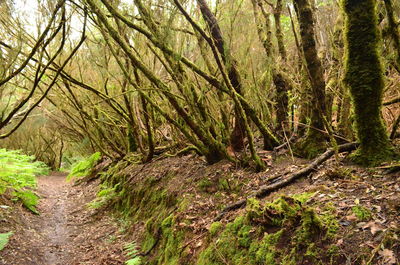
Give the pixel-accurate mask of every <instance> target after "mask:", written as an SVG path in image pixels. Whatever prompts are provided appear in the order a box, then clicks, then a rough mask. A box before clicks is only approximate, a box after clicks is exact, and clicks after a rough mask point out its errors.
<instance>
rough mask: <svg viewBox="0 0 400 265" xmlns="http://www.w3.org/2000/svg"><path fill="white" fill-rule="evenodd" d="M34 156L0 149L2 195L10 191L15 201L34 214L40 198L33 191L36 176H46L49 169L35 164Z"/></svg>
mask: <svg viewBox="0 0 400 265" xmlns="http://www.w3.org/2000/svg"><path fill="white" fill-rule="evenodd" d="M33 160H34V157H33V156H27V155H23V154H21V151H18V150H17V151H9V150H6V149H0V195H1V194H3V193H5V192H6V191H7V190H8V191H10V194H11V195H12V199H13V200H19V201H21V202H22V203H23V205H24V206H25V207H26V208H28V209H29V210H31V211H32V212H34V213H38V212H37V210H36V208H35V206H36V205H37V202H38V196H37V195H36V194H35V193H34V192H33V191H32V189H34V188H36V176H37V175H46V174H48V172H49V168H48V167H47V166H46V165H45V164H44V163H43V162H39V161H36V162H33Z"/></svg>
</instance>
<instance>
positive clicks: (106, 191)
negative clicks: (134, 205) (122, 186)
mask: <svg viewBox="0 0 400 265" xmlns="http://www.w3.org/2000/svg"><path fill="white" fill-rule="evenodd" d="M118 186H119V184H116V185H115V186H114V187H112V188H105V187H104V186H103V187H102V189H101V190H100V191H99V192H98V193H97V197H96V198H95V199H94V200H93V201H91V202H90V203H88V207H90V208H93V209H99V208H101V207H103V206H106V205H107V204H108V203H110V202H111V201H112V200H113V199H114V198H115V197H116V196H118V193H117V192H116V189H117V188H118Z"/></svg>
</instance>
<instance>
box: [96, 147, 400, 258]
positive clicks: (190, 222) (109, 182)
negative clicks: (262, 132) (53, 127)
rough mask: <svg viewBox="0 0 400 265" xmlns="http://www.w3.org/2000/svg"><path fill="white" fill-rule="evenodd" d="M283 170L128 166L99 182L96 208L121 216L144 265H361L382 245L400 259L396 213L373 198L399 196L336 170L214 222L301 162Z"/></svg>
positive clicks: (180, 161) (176, 163) (183, 162)
mask: <svg viewBox="0 0 400 265" xmlns="http://www.w3.org/2000/svg"><path fill="white" fill-rule="evenodd" d="M266 156H268V154H267V155H266ZM276 161H279V163H278V162H275V163H277V164H275V165H274V166H273V167H271V168H270V169H269V170H267V171H266V172H262V173H254V172H251V171H246V170H244V169H238V168H236V167H235V165H232V164H230V163H229V162H221V163H217V164H214V165H212V166H207V165H205V164H204V162H202V161H201V160H199V159H196V158H193V157H192V156H190V155H189V156H184V157H175V158H174V157H172V158H165V159H160V160H158V161H156V162H153V163H150V164H145V165H132V164H131V163H130V162H129V161H127V160H122V161H120V162H119V163H117V164H114V165H113V166H112V167H109V169H108V171H106V172H103V173H102V177H101V179H102V187H103V192H100V193H99V195H100V198H101V197H103V199H102V200H100V202H101V203H99V204H98V206H99V207H98V208H101V207H107V206H113V208H116V209H118V214H117V216H118V218H120V219H121V220H124V221H123V222H121V223H123V224H124V225H123V226H124V229H125V230H126V233H128V234H130V235H132V236H133V237H134V241H135V242H137V246H138V249H139V252H140V257H141V261H142V264H199V265H205V264H285V265H286V264H345V262H346V260H348V259H352V260H355V261H356V263H352V264H362V263H363V262H367V261H368V259H370V258H371V247H378V246H379V245H380V244H381V241H382V238H383V237H385V242H388V243H385V245H384V248H387V249H390V250H391V251H393V253H398V252H399V250H400V249H399V248H400V244H399V240H398V238H396V235H397V234H398V231H399V230H398V228H395V227H398V226H397V225H398V221H395V219H396V218H395V212H393V211H392V209H393V207H392V206H386V205H385V204H384V203H383V201H377V199H376V198H382V197H379V196H382V195H383V194H387V193H389V190H392V189H394V188H395V187H394V186H391V185H387V184H386V182H387V178H385V177H384V176H383V175H381V173H379V172H378V171H376V170H371V169H370V170H365V169H361V168H358V167H346V166H338V165H337V164H336V163H333V162H332V161H331V162H328V165H327V166H325V167H324V168H322V169H320V171H319V172H318V173H316V174H314V175H313V176H312V177H311V179H308V180H307V179H302V180H300V181H298V182H297V183H295V184H293V185H290V186H288V187H286V188H284V189H282V190H279V192H277V193H273V194H271V195H270V196H268V197H266V198H265V199H262V200H259V199H248V200H247V206H246V207H245V208H243V209H240V210H239V211H233V212H231V213H229V214H228V215H227V216H226V217H224V218H223V219H222V220H220V221H217V222H216V221H214V218H215V217H216V216H217V214H218V213H219V211H220V210H221V209H223V207H224V206H226V205H227V204H229V203H232V202H234V201H237V200H239V199H241V198H243V196H244V195H246V194H250V193H251V191H253V190H256V189H257V188H258V187H259V186H261V185H265V184H267V183H270V182H271V181H276V180H277V179H278V180H279V177H281V176H284V175H285V173H290V172H293V171H295V170H297V169H298V168H300V167H301V166H300V165H299V164H301V163H302V162H303V160H298V161H295V162H291V161H290V160H288V159H287V158H284V157H282V158H279V159H276ZM366 189H368V190H366ZM389 194H390V193H389ZM395 198H396V196H395V195H393V198H392V199H391V200H393V201H396V199H395ZM378 200H379V199H378ZM392 204H395V202H393V203H392ZM394 207H395V206H394ZM378 210H379V211H378ZM383 213H384V214H385V218H386V223H384V224H381V223H379V222H382V220H381V217H380V216H383V215H382V214H383ZM390 223H392V226H390V225H389V224H390ZM376 227H379V228H380V229H376ZM373 229H375V230H376V231H375V230H373ZM396 229H397V230H396ZM371 231H373V232H374V234H373V235H372V238H371V233H372V232H371ZM386 237H388V238H386ZM367 243H368V244H367ZM396 251H397V252H396ZM376 253H377V252H376ZM372 260H373V261H381V260H382V257H381V256H380V255H379V254H376V255H375V256H374V257H372ZM376 264H380V263H376Z"/></svg>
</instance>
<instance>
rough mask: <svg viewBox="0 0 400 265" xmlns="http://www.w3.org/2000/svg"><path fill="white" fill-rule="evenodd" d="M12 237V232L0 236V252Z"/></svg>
mask: <svg viewBox="0 0 400 265" xmlns="http://www.w3.org/2000/svg"><path fill="white" fill-rule="evenodd" d="M12 235H13V232H8V233H2V234H0V251H1V250H3V249H4V247H5V246H6V245H7V244H8V241H9V239H10V236H12Z"/></svg>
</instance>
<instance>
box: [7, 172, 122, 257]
mask: <svg viewBox="0 0 400 265" xmlns="http://www.w3.org/2000/svg"><path fill="white" fill-rule="evenodd" d="M98 184H99V183H98V182H97V181H94V182H92V183H90V184H82V185H79V186H74V185H72V184H71V183H68V182H66V180H65V174H61V173H52V174H51V175H49V176H42V177H39V178H38V189H37V193H38V195H39V196H40V201H39V204H38V206H37V209H38V211H39V212H40V215H34V214H32V213H30V212H28V211H27V210H26V209H23V208H20V207H17V208H15V209H13V210H12V212H10V213H9V220H6V221H4V220H1V218H0V228H1V226H2V225H3V223H2V222H4V223H5V225H4V226H3V228H4V229H5V230H6V231H14V235H13V236H12V238H11V240H10V242H9V244H8V245H7V247H6V248H5V249H4V250H3V251H2V252H0V265H78V264H86V265H120V264H124V261H125V260H126V258H125V257H124V250H123V246H124V244H125V243H124V240H123V235H122V233H123V230H121V228H120V227H119V224H118V223H116V221H115V220H114V219H112V218H111V217H109V216H108V215H107V213H106V212H105V211H96V210H93V209H90V208H88V207H87V204H88V203H89V202H90V201H92V200H93V199H94V198H95V196H96V193H97V191H98ZM10 209H12V208H10Z"/></svg>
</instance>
